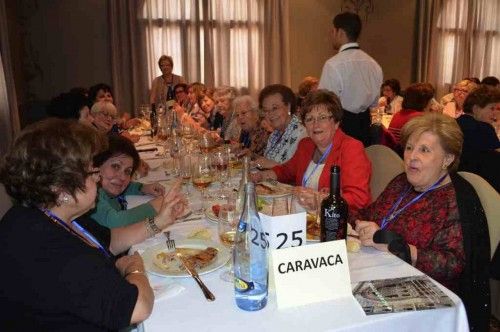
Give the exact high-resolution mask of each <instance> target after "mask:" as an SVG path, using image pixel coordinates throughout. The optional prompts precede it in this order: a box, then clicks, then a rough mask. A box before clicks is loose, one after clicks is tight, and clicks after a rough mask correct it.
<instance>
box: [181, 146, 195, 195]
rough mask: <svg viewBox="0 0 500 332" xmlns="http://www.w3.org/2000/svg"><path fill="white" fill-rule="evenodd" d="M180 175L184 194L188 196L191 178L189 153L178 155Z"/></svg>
mask: <svg viewBox="0 0 500 332" xmlns="http://www.w3.org/2000/svg"><path fill="white" fill-rule="evenodd" d="M179 159H180V163H179V164H180V170H179V172H180V174H179V175H180V176H181V177H182V184H183V185H184V186H185V187H186V196H188V197H189V195H190V194H189V181H190V180H191V171H192V167H191V164H192V163H191V159H192V158H191V155H190V154H189V153H183V154H181V155H180V158H179Z"/></svg>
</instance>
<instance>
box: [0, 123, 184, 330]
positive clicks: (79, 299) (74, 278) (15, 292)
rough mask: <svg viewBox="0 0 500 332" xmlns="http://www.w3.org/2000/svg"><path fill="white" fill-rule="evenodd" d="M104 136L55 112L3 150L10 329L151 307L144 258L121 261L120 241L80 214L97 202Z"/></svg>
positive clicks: (105, 322)
mask: <svg viewBox="0 0 500 332" xmlns="http://www.w3.org/2000/svg"><path fill="white" fill-rule="evenodd" d="M104 142H105V141H104ZM101 144H103V140H102V139H100V135H99V134H98V133H97V132H96V131H95V130H93V129H92V128H90V127H88V126H85V125H82V124H79V123H77V122H76V121H69V120H61V119H54V118H52V119H48V120H45V121H42V122H39V123H36V124H34V125H32V126H30V127H28V128H26V129H25V130H24V131H23V132H22V133H21V135H20V136H19V137H18V138H17V139H16V141H15V143H14V144H13V146H12V148H11V149H10V151H9V152H8V153H7V155H6V156H5V159H4V162H3V163H2V165H1V166H0V179H1V181H2V183H3V184H4V185H5V188H6V191H7V193H8V194H9V195H10V196H11V197H12V198H13V199H14V200H15V202H16V204H15V205H14V206H13V207H12V208H11V209H10V210H9V211H8V212H7V213H6V214H5V215H4V217H3V219H2V220H1V221H0V241H1V243H2V250H1V251H0V259H1V261H2V263H3V264H5V266H9V267H11V268H14V269H15V271H12V273H5V272H4V273H2V275H1V276H0V285H1V286H0V297H1V298H2V303H3V304H4V306H3V309H2V310H3V314H2V315H1V316H0V325H1V326H2V327H3V328H4V329H8V330H13V331H35V330H44V331H62V330H68V329H71V330H79V331H90V330H91V331H109V330H119V329H123V328H125V327H127V326H129V325H130V324H135V323H138V322H141V321H143V320H144V319H146V318H147V317H148V316H149V315H150V313H151V310H152V307H153V300H154V298H153V291H152V289H151V287H150V285H149V282H148V278H147V276H146V273H145V270H144V265H143V262H142V259H141V257H140V256H139V255H138V254H135V255H132V256H127V257H122V258H119V259H118V260H116V261H115V258H114V256H113V254H116V253H119V252H122V251H123V250H124V249H125V248H124V247H123V243H121V246H120V241H117V239H116V238H115V234H110V231H109V230H108V229H106V228H104V227H101V226H100V225H99V224H97V223H95V222H94V221H92V220H90V219H86V218H82V217H81V216H82V215H83V214H84V213H86V212H87V211H88V210H89V209H91V208H92V207H93V206H94V204H95V198H96V192H97V182H98V181H99V170H98V169H95V168H93V165H92V158H93V156H94V154H95V153H97V152H98V151H99V150H100V146H101ZM171 199H172V204H171V205H170V206H169V208H167V209H166V214H167V215H168V214H170V213H171V208H172V207H173V206H174V204H176V202H177V198H175V197H171ZM122 240H123V239H122ZM34 271H38V272H37V273H36V278H34V277H33V272H34Z"/></svg>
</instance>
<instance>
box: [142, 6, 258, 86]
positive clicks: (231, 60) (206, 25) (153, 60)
mask: <svg viewBox="0 0 500 332" xmlns="http://www.w3.org/2000/svg"><path fill="white" fill-rule="evenodd" d="M262 2H263V1H262V0H145V1H144V5H143V8H142V10H141V17H140V18H139V22H140V23H141V25H142V26H143V31H144V37H145V38H146V41H147V42H146V45H147V59H148V78H149V82H151V81H152V79H153V78H154V77H156V76H158V75H160V74H161V72H160V70H159V68H158V64H157V62H158V59H159V57H160V56H161V55H162V54H166V55H170V56H172V57H173V59H174V73H176V74H178V75H181V76H184V78H185V79H186V80H187V81H188V82H195V81H200V82H204V83H206V84H207V85H209V86H219V85H231V86H233V87H236V88H250V89H251V90H254V89H258V88H259V84H262V74H261V73H262V71H260V70H255V68H259V66H261V67H260V68H263V67H262V65H261V63H262V62H263V56H262V54H263V50H262V43H261V40H262V36H263V19H262V17H263V12H264V11H263V5H262ZM252 69H254V70H252ZM249 73H252V74H251V75H249Z"/></svg>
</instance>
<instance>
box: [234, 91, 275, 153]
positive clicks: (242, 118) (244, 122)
mask: <svg viewBox="0 0 500 332" xmlns="http://www.w3.org/2000/svg"><path fill="white" fill-rule="evenodd" d="M233 106H234V112H235V115H236V121H237V122H238V124H239V126H240V128H241V134H240V138H239V142H240V143H241V144H242V145H243V149H244V150H243V153H242V154H247V155H250V156H251V157H252V159H255V158H256V157H260V156H262V155H263V154H264V150H265V149H266V145H267V138H268V136H269V133H268V132H267V131H266V130H265V129H264V128H262V126H261V121H262V117H261V116H260V112H259V108H258V105H257V102H256V101H255V100H254V99H253V98H252V97H250V96H248V95H246V96H240V97H236V98H235V99H234V101H233Z"/></svg>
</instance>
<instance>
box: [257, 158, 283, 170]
mask: <svg viewBox="0 0 500 332" xmlns="http://www.w3.org/2000/svg"><path fill="white" fill-rule="evenodd" d="M276 165H279V164H278V163H277V162H275V161H274V160H271V159H267V158H264V157H260V158H257V159H255V166H257V167H258V168H262V169H270V168H273V167H274V166H276Z"/></svg>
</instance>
